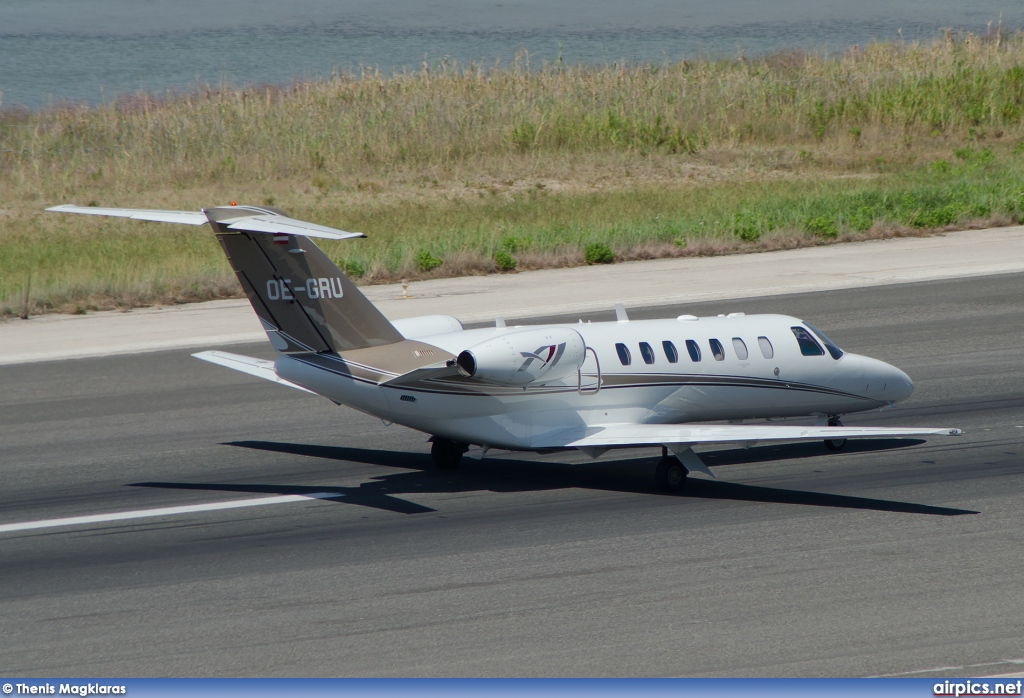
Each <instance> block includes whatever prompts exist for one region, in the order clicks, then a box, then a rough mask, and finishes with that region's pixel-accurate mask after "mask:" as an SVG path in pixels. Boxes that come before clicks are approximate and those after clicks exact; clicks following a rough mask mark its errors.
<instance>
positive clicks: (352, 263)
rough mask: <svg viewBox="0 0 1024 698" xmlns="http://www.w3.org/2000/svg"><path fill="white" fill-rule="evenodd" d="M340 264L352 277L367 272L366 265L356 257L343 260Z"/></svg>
mask: <svg viewBox="0 0 1024 698" xmlns="http://www.w3.org/2000/svg"><path fill="white" fill-rule="evenodd" d="M340 266H341V268H342V269H344V270H345V274H346V275H348V276H351V277H355V278H357V277H360V276H364V275H365V274H366V265H365V264H363V263H362V262H357V261H356V260H354V259H348V260H343V261H342V263H341V265H340Z"/></svg>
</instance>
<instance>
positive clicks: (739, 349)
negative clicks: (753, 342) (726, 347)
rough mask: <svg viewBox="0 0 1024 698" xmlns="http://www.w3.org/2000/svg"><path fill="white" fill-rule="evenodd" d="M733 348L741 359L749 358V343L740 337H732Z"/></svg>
mask: <svg viewBox="0 0 1024 698" xmlns="http://www.w3.org/2000/svg"><path fill="white" fill-rule="evenodd" d="M732 348H733V350H734V351H735V352H736V358H737V359H739V360H740V361H746V360H747V345H746V344H744V343H743V340H742V339H740V338H739V337H733V338H732Z"/></svg>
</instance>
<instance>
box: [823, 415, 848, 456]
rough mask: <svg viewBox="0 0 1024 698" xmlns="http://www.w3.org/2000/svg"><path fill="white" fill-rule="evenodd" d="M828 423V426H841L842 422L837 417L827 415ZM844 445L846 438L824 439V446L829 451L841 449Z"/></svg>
mask: <svg viewBox="0 0 1024 698" xmlns="http://www.w3.org/2000/svg"><path fill="white" fill-rule="evenodd" d="M828 425H829V426H830V427H841V426H843V423H842V422H840V421H839V417H829V418H828ZM845 447H846V439H825V448H827V449H828V450H830V451H842V450H843V449H844V448H845Z"/></svg>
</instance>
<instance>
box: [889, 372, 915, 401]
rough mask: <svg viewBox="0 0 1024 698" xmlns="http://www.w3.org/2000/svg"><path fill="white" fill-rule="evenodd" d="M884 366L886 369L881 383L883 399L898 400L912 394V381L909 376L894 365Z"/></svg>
mask: <svg viewBox="0 0 1024 698" xmlns="http://www.w3.org/2000/svg"><path fill="white" fill-rule="evenodd" d="M886 367H887V368H888V371H886V373H887V375H886V376H885V378H884V379H883V383H882V392H883V394H884V397H885V399H886V400H887V401H889V402H900V401H901V400H906V399H907V398H908V397H910V396H911V395H913V393H914V381H912V380H910V376H908V375H907V374H906V373H904V372H903V371H901V370H900V369H898V368H896V367H895V366H891V365H889V364H886Z"/></svg>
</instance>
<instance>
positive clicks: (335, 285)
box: [267, 276, 345, 301]
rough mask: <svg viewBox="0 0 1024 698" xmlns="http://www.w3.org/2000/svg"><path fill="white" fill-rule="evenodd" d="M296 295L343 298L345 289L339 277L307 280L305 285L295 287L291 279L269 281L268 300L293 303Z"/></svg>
mask: <svg viewBox="0 0 1024 698" xmlns="http://www.w3.org/2000/svg"><path fill="white" fill-rule="evenodd" d="M296 293H305V294H306V298H342V297H344V295H345V289H344V287H343V286H342V285H341V278H340V277H337V276H335V277H324V276H321V277H318V278H315V279H312V278H311V279H306V283H305V284H303V285H301V286H295V287H293V286H292V280H291V279H267V298H268V299H270V300H272V301H293V300H295V294H296Z"/></svg>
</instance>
